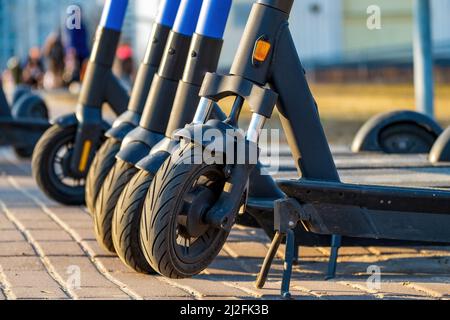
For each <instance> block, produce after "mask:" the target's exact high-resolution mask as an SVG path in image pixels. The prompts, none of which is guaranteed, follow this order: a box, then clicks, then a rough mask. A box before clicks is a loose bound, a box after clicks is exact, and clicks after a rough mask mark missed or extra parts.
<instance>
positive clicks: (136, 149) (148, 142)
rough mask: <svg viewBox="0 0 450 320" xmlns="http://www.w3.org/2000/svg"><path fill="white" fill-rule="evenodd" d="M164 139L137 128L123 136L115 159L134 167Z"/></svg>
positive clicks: (156, 134)
mask: <svg viewBox="0 0 450 320" xmlns="http://www.w3.org/2000/svg"><path fill="white" fill-rule="evenodd" d="M164 138H165V137H164V135H163V134H160V133H156V132H153V131H150V130H146V129H144V128H142V127H137V128H135V129H134V130H132V131H131V132H130V133H128V134H127V135H126V136H125V138H124V140H123V142H122V146H121V148H120V151H119V153H118V154H117V155H116V159H119V160H122V161H125V162H127V163H130V164H132V165H136V164H137V163H138V162H139V161H140V160H142V159H143V158H144V157H146V156H147V155H149V154H150V152H151V150H152V149H153V147H155V146H156V145H157V144H158V143H159V142H160V141H161V140H163V139H164Z"/></svg>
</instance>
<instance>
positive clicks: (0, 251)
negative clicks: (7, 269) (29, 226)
mask: <svg viewBox="0 0 450 320" xmlns="http://www.w3.org/2000/svg"><path fill="white" fill-rule="evenodd" d="M12 256H16V257H17V256H18V257H20V256H36V253H35V252H34V250H33V248H32V247H31V245H30V244H29V243H28V242H26V241H16V242H0V257H12Z"/></svg>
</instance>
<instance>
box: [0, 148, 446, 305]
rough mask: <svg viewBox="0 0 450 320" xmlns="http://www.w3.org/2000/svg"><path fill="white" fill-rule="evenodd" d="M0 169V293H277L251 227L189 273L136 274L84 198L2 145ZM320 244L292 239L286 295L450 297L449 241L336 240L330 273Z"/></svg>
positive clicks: (277, 270)
mask: <svg viewBox="0 0 450 320" xmlns="http://www.w3.org/2000/svg"><path fill="white" fill-rule="evenodd" d="M335 150H339V148H337V149H335ZM286 161H288V160H286ZM342 161H344V160H342ZM342 161H341V162H342ZM338 162H339V159H338ZM344 162H345V161H344ZM0 173H1V178H0V267H1V268H0V299H278V298H279V287H280V282H281V268H282V265H281V260H280V259H278V260H277V262H276V264H275V267H274V270H273V271H272V272H271V275H270V278H269V281H268V283H267V286H266V288H265V289H263V290H257V289H255V287H254V280H255V276H256V273H257V272H258V270H259V267H260V266H261V263H262V261H263V257H264V255H265V253H266V251H267V249H268V245H269V243H268V239H267V238H266V236H265V235H264V233H263V232H262V231H260V230H253V229H248V228H242V227H236V228H235V229H234V231H233V232H232V234H231V236H230V239H229V241H228V243H227V245H226V246H225V248H224V250H223V251H222V253H221V254H220V256H219V257H218V258H217V259H216V260H215V262H214V263H213V264H212V265H211V266H210V267H209V268H208V269H207V270H206V271H205V272H204V273H203V274H201V275H199V276H197V277H195V278H193V279H186V280H177V281H174V280H169V279H165V278H163V277H160V276H148V275H139V274H136V273H134V272H133V271H132V270H129V269H127V268H126V267H125V266H124V265H123V264H122V263H121V262H120V260H119V259H118V258H117V257H115V256H114V255H111V254H107V253H105V252H104V251H102V250H101V249H100V248H99V247H98V245H97V243H96V241H95V236H94V231H93V223H92V219H91V217H90V216H89V215H88V213H87V212H86V209H85V208H82V207H64V206H61V205H59V204H57V203H55V202H53V201H51V200H49V199H47V198H46V197H45V196H44V195H43V194H42V193H41V191H40V190H39V189H38V188H37V186H36V184H35V182H34V181H33V179H32V177H31V168H30V162H29V161H19V160H17V159H16V158H15V156H14V155H13V153H12V152H11V151H10V150H9V149H7V148H2V149H0ZM285 175H287V173H285ZM281 176H283V174H281ZM447 177H448V176H447ZM348 179H349V180H351V175H349V176H348ZM328 252H329V248H301V249H300V265H299V266H296V267H295V270H294V277H293V281H292V294H293V296H294V298H295V299H299V300H310V299H383V298H385V299H445V298H450V276H448V275H449V271H450V248H377V247H371V248H362V247H357V248H343V249H342V250H341V256H340V259H339V266H338V277H337V278H336V279H335V280H332V281H324V280H323V279H324V274H325V271H326V261H327V255H328ZM281 256H282V252H281V251H280V257H281ZM370 266H376V267H377V268H380V270H381V278H380V280H381V283H380V284H379V285H378V284H377V277H375V278H373V277H372V278H370V279H369V277H370V274H368V273H367V272H368V268H369V267H370ZM369 271H370V270H369ZM368 279H369V284H368V283H367V280H368Z"/></svg>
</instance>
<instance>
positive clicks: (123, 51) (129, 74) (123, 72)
mask: <svg viewBox="0 0 450 320" xmlns="http://www.w3.org/2000/svg"><path fill="white" fill-rule="evenodd" d="M114 71H115V73H116V75H117V76H118V77H119V80H120V81H121V82H122V83H123V85H124V86H125V87H126V88H128V89H130V90H131V88H132V86H133V81H134V59H133V49H132V48H131V46H130V45H129V44H122V45H120V46H119V48H118V49H117V54H116V62H115V65H114Z"/></svg>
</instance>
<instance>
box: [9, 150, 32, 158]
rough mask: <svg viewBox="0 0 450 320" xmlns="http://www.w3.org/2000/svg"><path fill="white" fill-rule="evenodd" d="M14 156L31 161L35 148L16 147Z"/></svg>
mask: <svg viewBox="0 0 450 320" xmlns="http://www.w3.org/2000/svg"><path fill="white" fill-rule="evenodd" d="M13 150H14V154H15V155H16V157H17V158H19V159H30V158H31V157H32V156H33V152H34V148H32V147H14V149H13Z"/></svg>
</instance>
